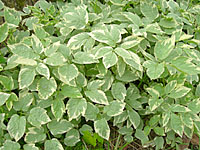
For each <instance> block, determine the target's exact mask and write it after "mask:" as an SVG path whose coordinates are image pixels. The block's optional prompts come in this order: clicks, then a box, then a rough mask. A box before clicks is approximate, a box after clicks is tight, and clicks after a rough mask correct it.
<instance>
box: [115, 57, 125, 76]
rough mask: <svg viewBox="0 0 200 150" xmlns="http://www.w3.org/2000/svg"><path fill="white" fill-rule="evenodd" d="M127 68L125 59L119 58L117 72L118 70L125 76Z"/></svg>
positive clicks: (120, 74) (119, 73)
mask: <svg viewBox="0 0 200 150" xmlns="http://www.w3.org/2000/svg"><path fill="white" fill-rule="evenodd" d="M125 69H126V64H125V62H124V61H123V59H122V58H118V62H117V72H118V75H119V76H120V77H122V76H123V74H124V72H125Z"/></svg>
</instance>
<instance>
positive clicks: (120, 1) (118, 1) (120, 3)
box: [110, 0, 127, 6]
mask: <svg viewBox="0 0 200 150" xmlns="http://www.w3.org/2000/svg"><path fill="white" fill-rule="evenodd" d="M110 2H111V3H112V4H113V5H117V6H125V5H126V3H127V2H126V1H123V0H110Z"/></svg>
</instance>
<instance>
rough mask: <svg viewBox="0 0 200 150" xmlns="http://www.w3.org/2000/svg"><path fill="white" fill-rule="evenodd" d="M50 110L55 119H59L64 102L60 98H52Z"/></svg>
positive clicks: (63, 108)
mask: <svg viewBox="0 0 200 150" xmlns="http://www.w3.org/2000/svg"><path fill="white" fill-rule="evenodd" d="M51 111H52V113H53V115H54V117H55V118H56V120H57V121H59V120H60V119H61V118H62V116H63V114H64V112H65V104H64V102H63V100H62V99H56V100H54V101H53V104H52V105H51Z"/></svg>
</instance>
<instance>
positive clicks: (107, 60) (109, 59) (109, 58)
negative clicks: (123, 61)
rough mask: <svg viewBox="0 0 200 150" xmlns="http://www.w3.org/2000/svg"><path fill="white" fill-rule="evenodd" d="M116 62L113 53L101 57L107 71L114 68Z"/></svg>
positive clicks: (116, 59) (115, 56)
mask: <svg viewBox="0 0 200 150" xmlns="http://www.w3.org/2000/svg"><path fill="white" fill-rule="evenodd" d="M117 61H118V58H117V55H116V54H115V53H114V52H109V53H107V54H106V55H105V56H104V57H103V64H104V66H105V67H106V68H107V69H108V68H110V67H112V66H114V65H115V64H116V63H117Z"/></svg>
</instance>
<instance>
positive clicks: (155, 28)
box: [145, 22, 167, 59]
mask: <svg viewBox="0 0 200 150" xmlns="http://www.w3.org/2000/svg"><path fill="white" fill-rule="evenodd" d="M145 29H146V31H147V32H150V33H155V34H163V33H164V32H163V31H162V29H161V28H160V26H159V25H158V23H157V22H156V23H153V24H148V25H147V26H146V28H145ZM162 42H163V41H162ZM157 43H158V42H157ZM160 43H161V42H160ZM164 46H165V45H164ZM163 50H165V49H163ZM160 51H162V50H160ZM166 57H167V56H166ZM158 58H159V57H158ZM159 59H160V58H159Z"/></svg>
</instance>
